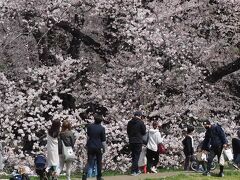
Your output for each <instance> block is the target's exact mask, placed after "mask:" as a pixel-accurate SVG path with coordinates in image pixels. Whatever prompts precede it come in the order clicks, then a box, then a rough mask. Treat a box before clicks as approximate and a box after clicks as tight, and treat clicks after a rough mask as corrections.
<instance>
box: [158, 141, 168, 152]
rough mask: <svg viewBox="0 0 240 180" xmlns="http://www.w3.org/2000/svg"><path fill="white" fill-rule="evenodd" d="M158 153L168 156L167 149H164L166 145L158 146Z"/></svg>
mask: <svg viewBox="0 0 240 180" xmlns="http://www.w3.org/2000/svg"><path fill="white" fill-rule="evenodd" d="M157 151H158V153H159V154H166V152H167V150H166V148H165V147H164V145H163V144H162V143H159V144H158V150H157Z"/></svg>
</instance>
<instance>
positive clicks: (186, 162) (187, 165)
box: [184, 155, 191, 171]
mask: <svg viewBox="0 0 240 180" xmlns="http://www.w3.org/2000/svg"><path fill="white" fill-rule="evenodd" d="M190 161H191V155H185V160H184V170H185V171H189V170H190Z"/></svg>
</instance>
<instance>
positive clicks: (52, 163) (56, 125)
mask: <svg viewBox="0 0 240 180" xmlns="http://www.w3.org/2000/svg"><path fill="white" fill-rule="evenodd" d="M60 126H61V122H60V121H59V120H54V121H53V122H52V126H51V127H50V129H48V135H47V161H48V167H49V172H53V174H51V175H54V176H55V175H57V170H58V168H59V155H58V135H59V132H60Z"/></svg>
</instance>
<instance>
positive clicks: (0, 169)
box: [0, 136, 3, 172]
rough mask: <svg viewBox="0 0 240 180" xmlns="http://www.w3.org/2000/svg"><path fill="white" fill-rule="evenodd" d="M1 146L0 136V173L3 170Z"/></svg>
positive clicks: (0, 139) (0, 138)
mask: <svg viewBox="0 0 240 180" xmlns="http://www.w3.org/2000/svg"><path fill="white" fill-rule="evenodd" d="M2 152H3V145H2V137H1V136H0V172H1V171H2V170H3V155H2Z"/></svg>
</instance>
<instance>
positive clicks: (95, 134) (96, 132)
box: [82, 115, 106, 180]
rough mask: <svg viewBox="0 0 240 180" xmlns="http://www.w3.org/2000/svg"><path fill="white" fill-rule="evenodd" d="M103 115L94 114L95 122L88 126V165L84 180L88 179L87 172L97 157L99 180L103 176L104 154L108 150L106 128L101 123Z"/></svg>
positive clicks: (101, 179) (85, 169)
mask: <svg viewBox="0 0 240 180" xmlns="http://www.w3.org/2000/svg"><path fill="white" fill-rule="evenodd" d="M102 121H103V117H102V116H101V115H95V116H94V123H93V124H90V125H89V126H88V127H87V136H88V140H87V145H86V147H87V155H88V159H87V165H86V167H85V168H84V170H83V171H84V172H83V176H82V180H87V173H88V169H89V167H90V164H91V163H92V162H93V161H94V160H95V159H96V161H97V180H103V178H102V155H103V153H104V152H105V150H106V134H105V128H104V127H103V126H102V125H101V122H102Z"/></svg>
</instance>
